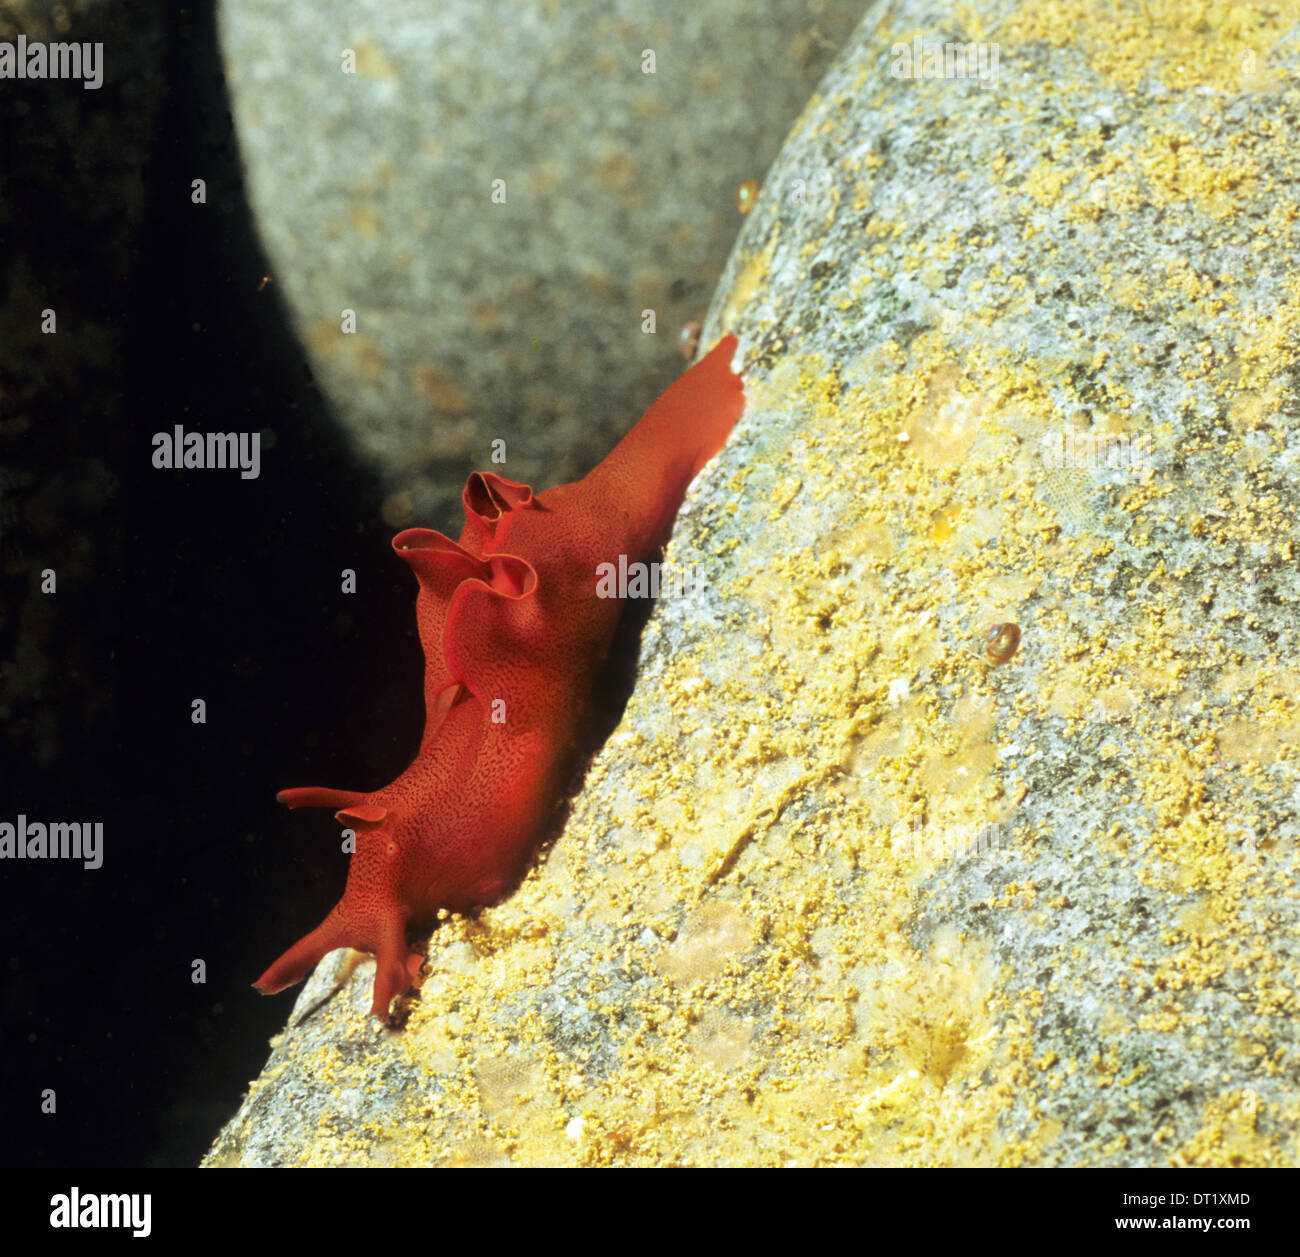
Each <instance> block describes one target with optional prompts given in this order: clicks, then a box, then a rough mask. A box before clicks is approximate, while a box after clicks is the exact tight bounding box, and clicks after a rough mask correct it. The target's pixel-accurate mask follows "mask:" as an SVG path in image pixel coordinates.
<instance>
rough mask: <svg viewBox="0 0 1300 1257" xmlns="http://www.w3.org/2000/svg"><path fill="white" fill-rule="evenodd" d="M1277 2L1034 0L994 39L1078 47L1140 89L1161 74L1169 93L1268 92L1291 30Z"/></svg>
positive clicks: (1105, 72) (1107, 72) (1121, 83)
mask: <svg viewBox="0 0 1300 1257" xmlns="http://www.w3.org/2000/svg"><path fill="white" fill-rule="evenodd" d="M1289 20H1294V19H1293V17H1292V18H1291V19H1288V17H1287V6H1286V5H1285V4H1276V3H1273V2H1272V0H1197V2H1196V3H1194V4H1189V3H1188V2H1187V0H1149V2H1147V3H1144V4H1141V5H1137V6H1134V5H1129V4H1124V3H1122V2H1121V0H1033V2H1032V3H1025V4H1022V5H1021V6H1020V8H1019V9H1017V10H1016V11H1015V12H1014V13H1012V14H1011V16H1010V17H1009V18H1008V19H1007V20H1006V21H1005V22H1002V23H1000V24H999V25H998V26H997V27H996V28H995V29H994V30H993V32H992V34H993V37H994V38H996V39H998V40H999V41H1000V42H1002V44H1003V45H1004V46H1008V47H1009V46H1012V45H1014V44H1016V43H1031V42H1035V41H1041V42H1043V43H1045V44H1047V45H1048V46H1049V47H1051V48H1065V47H1069V48H1075V49H1078V50H1079V52H1080V53H1082V55H1083V57H1084V58H1085V60H1086V61H1087V63H1088V65H1089V66H1090V67H1091V68H1092V69H1093V71H1094V72H1095V73H1097V74H1100V75H1102V76H1104V77H1105V78H1108V79H1110V80H1111V81H1112V82H1113V83H1114V84H1115V85H1116V86H1118V87H1122V88H1125V89H1129V90H1131V89H1133V88H1135V87H1137V86H1138V84H1139V83H1140V82H1141V81H1142V80H1143V79H1144V78H1145V77H1146V76H1147V75H1149V74H1158V75H1159V76H1160V77H1161V79H1162V80H1163V81H1164V83H1165V86H1166V87H1168V88H1170V89H1179V90H1187V89H1191V88H1197V87H1212V88H1217V89H1219V90H1222V91H1232V90H1234V89H1236V90H1246V89H1249V90H1265V89H1271V87H1272V86H1273V85H1274V84H1275V83H1276V82H1277V81H1278V72H1276V71H1273V72H1270V71H1269V67H1268V61H1267V58H1268V53H1269V51H1270V50H1271V48H1272V47H1273V45H1274V43H1275V42H1276V41H1277V39H1278V37H1279V36H1280V35H1281V34H1282V33H1284V32H1285V31H1286V29H1287V25H1288V23H1289Z"/></svg>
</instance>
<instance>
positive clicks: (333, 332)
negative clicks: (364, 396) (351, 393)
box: [304, 319, 388, 383]
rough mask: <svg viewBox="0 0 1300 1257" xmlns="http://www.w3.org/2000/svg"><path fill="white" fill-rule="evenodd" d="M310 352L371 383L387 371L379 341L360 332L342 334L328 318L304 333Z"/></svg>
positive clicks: (336, 325) (386, 362) (337, 326)
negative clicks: (345, 365) (345, 368)
mask: <svg viewBox="0 0 1300 1257" xmlns="http://www.w3.org/2000/svg"><path fill="white" fill-rule="evenodd" d="M304 338H305V339H306V341H307V343H308V344H309V345H310V346H311V349H312V352H313V353H315V354H316V355H318V356H319V357H320V358H323V359H326V360H333V361H339V360H342V362H343V363H346V364H348V367H347V369H349V370H351V371H353V372H355V373H356V374H357V375H360V376H361V377H362V378H363V379H366V380H369V381H371V382H372V383H373V382H375V381H378V380H381V379H382V378H383V376H384V373H385V371H386V370H387V369H388V361H387V359H386V358H385V357H384V351H383V350H382V349H381V348H380V346H379V342H378V341H377V340H375V339H374V337H372V336H366V335H365V334H364V333H362V332H350V333H344V332H342V331H341V330H340V328H339V324H338V323H337V322H335V321H333V320H330V319H323V320H321V321H320V322H318V323H313V324H312V325H311V326H310V327H308V328H307V329H306V331H305V332H304Z"/></svg>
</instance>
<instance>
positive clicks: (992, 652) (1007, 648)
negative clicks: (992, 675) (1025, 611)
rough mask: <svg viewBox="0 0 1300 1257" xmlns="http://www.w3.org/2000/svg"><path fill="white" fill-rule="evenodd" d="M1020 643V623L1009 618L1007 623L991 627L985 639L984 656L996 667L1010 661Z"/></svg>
mask: <svg viewBox="0 0 1300 1257" xmlns="http://www.w3.org/2000/svg"><path fill="white" fill-rule="evenodd" d="M1019 645H1020V625H1019V624H1016V623H1015V622H1013V621H1010V620H1008V621H1007V623H1006V624H995V625H994V626H993V627H992V628H991V629H989V632H988V636H987V637H986V638H985V639H984V657H985V658H986V659H987V660H988V661H989V663H991V664H992V665H993V666H994V667H997V666H998V665H999V664H1004V663H1010V662H1011V656H1012V655H1014V654H1015V653H1016V648H1017V647H1018V646H1019Z"/></svg>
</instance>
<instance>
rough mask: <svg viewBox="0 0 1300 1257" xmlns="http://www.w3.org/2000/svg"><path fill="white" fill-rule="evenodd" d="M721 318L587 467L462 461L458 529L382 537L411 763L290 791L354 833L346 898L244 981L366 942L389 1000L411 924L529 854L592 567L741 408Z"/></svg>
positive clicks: (652, 520)
mask: <svg viewBox="0 0 1300 1257" xmlns="http://www.w3.org/2000/svg"><path fill="white" fill-rule="evenodd" d="M735 347H736V338H735V337H734V336H725V337H723V339H722V340H721V341H719V342H718V345H717V346H716V347H715V348H714V350H713V352H712V353H710V354H709V355H708V356H707V357H706V358H704V359H702V360H701V361H700V362H698V363H697V364H696V365H695V366H693V367H692V368H691V369H690V370H689V371H687V372H686V373H685V374H684V375H683V376H682V377H681V378H680V379H679V380H678V381H677V382H676V383H675V384H673V385H672V386H671V387H669V388H668V389H667V390H666V391H665V392H664V393H663V394H662V395H661V396H660V397H659V399H658V400H657V401H656V402H655V403H654V405H653V406H651V407H650V409H649V410H648V411H646V413H645V415H644V416H642V418H641V420H640V422H638V423H637V425H636V426H635V427H634V428H633V429H632V430H631V431H630V432H629V433H628V434H627V436H625V437H624V438H623V439H622V440H621V441H620V442H619V443H618V445H616V446H615V447H614V449H613V451H612V452H611V453H610V455H609V456H608V457H607V458H606V459H605V461H604V462H602V463H601V464H600V465H599V466H598V467H596V468H595V469H594V470H593V471H592V472H591V473H590V474H589V475H587V476H585V477H584V478H583V479H581V480H578V481H575V482H574V483H573V484H565V485H560V486H558V487H557V488H554V489H548V490H547V491H546V492H545V493H542V494H541V495H539V496H537V497H534V496H533V492H532V490H531V489H530V488H529V487H528V486H527V485H524V484H516V483H514V482H513V481H510V480H504V479H502V478H501V477H500V476H496V475H492V474H491V473H489V472H475V473H474V474H473V475H471V476H470V478H469V481H468V483H467V484H466V486H465V492H464V494H463V501H464V504H465V527H464V528H463V529H462V531H461V534H460V540H459V541H452V540H451V538H450V537H446V536H444V535H443V534H442V533H438V532H433V531H432V530H430V529H427V528H408V529H407V530H406V531H405V532H402V533H399V534H398V535H397V536H396V537H394V538H393V549H394V550H396V552H397V553H398V555H400V556H401V557H402V558H403V559H405V560H406V562H407V563H409V564H410V565H411V568H412V570H413V571H414V572H415V575H416V578H417V579H418V580H419V586H420V587H419V592H418V594H417V596H416V604H415V612H416V619H417V621H418V623H419V630H420V642H421V645H422V646H423V648H424V658H425V677H424V706H425V729H424V737H423V738H422V739H421V742H420V749H419V752H418V754H417V755H416V757H415V760H414V761H413V762H412V764H411V766H410V767H409V768H408V769H407V770H406V771H405V772H404V773H403V774H402V775H401V776H400V777H398V778H397V780H396V781H394V782H393V783H392V784H391V785H388V786H385V787H384V788H383V789H382V790H371V791H362V790H358V791H351V790H328V789H324V788H322V787H318V786H302V787H299V788H297V789H293V790H284V791H282V792H281V793H280V794H279V795H277V796H276V797H277V798H278V799H279V800H280V802H282V803H285V804H287V805H288V806H289V807H291V808H295V807H332V808H337V809H339V810H338V811H337V812H336V819H337V820H338V821H339V822H340V823H341V824H343V825H345V826H348V827H350V828H351V829H353V830H354V831H355V833H356V849H355V852H354V854H353V856H352V861H351V864H350V866H349V869H348V880H347V886H346V888H345V889H344V892H343V898H342V899H340V900H339V902H338V903H337V904H336V905H335V906H334V908H333V910H332V911H331V912H330V914H329V915H328V916H327V917H326V918H325V920H324V921H322V922H321V924H320V925H318V926H317V927H316V928H315V929H314V930H313V931H312V932H311V933H310V934H308V935H306V937H304V938H302V939H300V940H299V941H298V942H297V943H295V944H294V945H293V946H292V947H291V948H289V950H288V951H287V952H285V953H284V955H283V956H281V957H280V958H279V959H278V960H277V961H276V962H275V963H274V964H273V965H272V966H271V967H270V968H269V969H268V970H267V971H266V972H265V973H264V974H262V976H261V977H260V978H258V980H257V982H256V983H255V984H254V985H255V986H256V987H257V989H258V990H260V991H261V992H262V993H263V994H266V995H272V994H274V993H275V992H276V991H282V990H284V988H285V987H288V986H292V985H293V984H294V983H296V982H299V981H301V980H302V979H303V978H304V977H305V976H306V975H307V973H308V972H310V970H311V969H312V967H313V966H314V965H315V964H316V962H317V961H318V960H320V958H321V957H322V956H324V955H325V954H326V953H327V952H329V951H332V950H334V948H336V947H353V948H356V949H357V950H359V951H366V952H372V953H374V955H375V958H376V967H375V986H374V1001H373V1003H372V1005H371V1009H370V1011H371V1012H372V1013H373V1014H375V1015H376V1016H381V1017H382V1016H385V1015H386V1014H387V1012H388V1006H389V1003H390V1002H391V1001H392V999H393V998H394V996H397V995H400V994H401V993H402V992H403V991H405V990H406V989H407V987H408V986H409V985H410V984H411V983H412V981H413V980H414V978H415V976H416V974H417V973H418V971H419V968H420V965H421V963H422V962H423V959H424V956H423V953H422V952H419V951H413V950H411V949H410V947H409V946H408V944H407V927H408V926H415V925H419V924H420V923H421V922H428V921H429V920H431V919H432V918H433V917H434V915H435V914H436V913H437V911H438V909H440V908H448V909H451V910H453V911H457V912H464V911H468V910H470V909H473V908H476V907H479V906H482V905H484V904H490V903H492V902H493V901H494V900H496V899H499V898H500V897H501V896H502V895H503V894H505V892H506V891H507V890H509V889H510V887H511V886H512V885H513V884H514V882H515V881H516V880H517V879H518V877H519V875H520V874H521V873H522V871H523V868H524V866H525V864H526V863H527V861H528V858H529V857H530V856H531V854H532V853H533V850H534V848H535V846H536V844H537V840H538V837H539V835H540V832H541V830H542V829H543V827H544V825H545V823H546V821H547V819H548V817H549V816H550V814H551V812H552V809H553V808H554V806H555V804H556V802H557V800H558V797H559V794H560V792H561V790H562V789H563V786H564V784H565V777H566V773H567V771H568V770H569V768H570V761H571V754H572V751H571V748H572V746H573V743H574V737H575V734H576V733H577V732H578V726H579V723H580V721H581V718H582V716H583V712H584V709H585V706H586V702H587V698H588V695H589V693H590V691H591V688H592V685H593V683H594V682H595V680H596V678H597V676H598V675H599V673H600V670H601V667H602V665H603V661H604V658H605V655H606V652H607V651H608V649H609V645H610V642H611V640H612V638H613V636H614V631H615V629H616V628H617V626H618V620H619V615H620V612H621V610H622V602H621V600H620V599H618V598H616V597H600V596H598V595H597V568H598V566H600V565H601V564H604V563H611V562H613V563H617V561H618V559H619V556H620V555H626V556H627V561H628V562H629V563H631V562H639V561H642V560H644V559H645V558H647V557H648V556H649V555H650V554H652V553H653V552H654V551H655V550H656V549H657V547H658V546H659V545H660V544H661V543H662V541H663V540H664V538H665V536H666V535H667V532H668V530H669V528H670V527H671V525H672V522H673V519H674V517H675V516H676V514H677V508H678V506H679V505H680V504H681V501H682V498H683V496H684V495H685V493H686V489H687V486H688V485H689V484H690V483H691V481H692V480H693V479H694V478H695V476H696V474H697V473H698V472H699V470H700V469H701V468H702V467H703V466H704V464H705V463H707V462H708V461H709V459H710V458H712V457H713V455H714V454H716V453H717V451H718V450H719V449H721V448H722V445H723V443H724V442H725V441H726V439H727V436H728V434H729V433H730V432H731V429H732V427H733V426H734V424H735V422H736V420H737V418H739V416H740V412H741V410H742V409H743V407H744V394H743V392H742V387H741V380H740V377H739V376H738V375H736V374H735V373H734V372H733V371H732V370H731V366H730V363H731V357H732V353H733V352H734V350H735Z"/></svg>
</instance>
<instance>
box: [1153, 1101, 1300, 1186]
mask: <svg viewBox="0 0 1300 1257" xmlns="http://www.w3.org/2000/svg"><path fill="white" fill-rule="evenodd" d="M1258 1119H1259V1096H1258V1095H1257V1094H1256V1092H1254V1091H1253V1090H1251V1089H1250V1088H1248V1087H1244V1088H1239V1089H1236V1090H1233V1091H1229V1092H1226V1093H1225V1094H1223V1095H1221V1096H1217V1097H1216V1098H1215V1099H1213V1100H1211V1101H1210V1102H1209V1103H1208V1104H1206V1106H1205V1109H1204V1124H1203V1125H1202V1127H1201V1129H1200V1130H1198V1131H1197V1132H1196V1134H1195V1135H1193V1136H1192V1137H1191V1138H1190V1139H1189V1140H1187V1142H1186V1143H1184V1144H1183V1145H1182V1146H1181V1147H1180V1148H1178V1149H1177V1150H1176V1151H1175V1152H1174V1153H1173V1154H1172V1155H1171V1156H1170V1158H1169V1160H1170V1163H1171V1164H1172V1165H1177V1166H1192V1165H1215V1166H1232V1167H1234V1168H1240V1167H1247V1166H1261V1167H1265V1166H1271V1167H1274V1168H1277V1167H1281V1166H1293V1165H1294V1164H1295V1149H1294V1147H1293V1148H1292V1149H1290V1150H1289V1151H1288V1150H1286V1149H1284V1148H1282V1147H1280V1146H1279V1145H1278V1144H1277V1143H1276V1142H1275V1141H1273V1140H1270V1139H1266V1138H1264V1137H1262V1136H1261V1135H1260V1133H1259V1131H1258Z"/></svg>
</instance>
